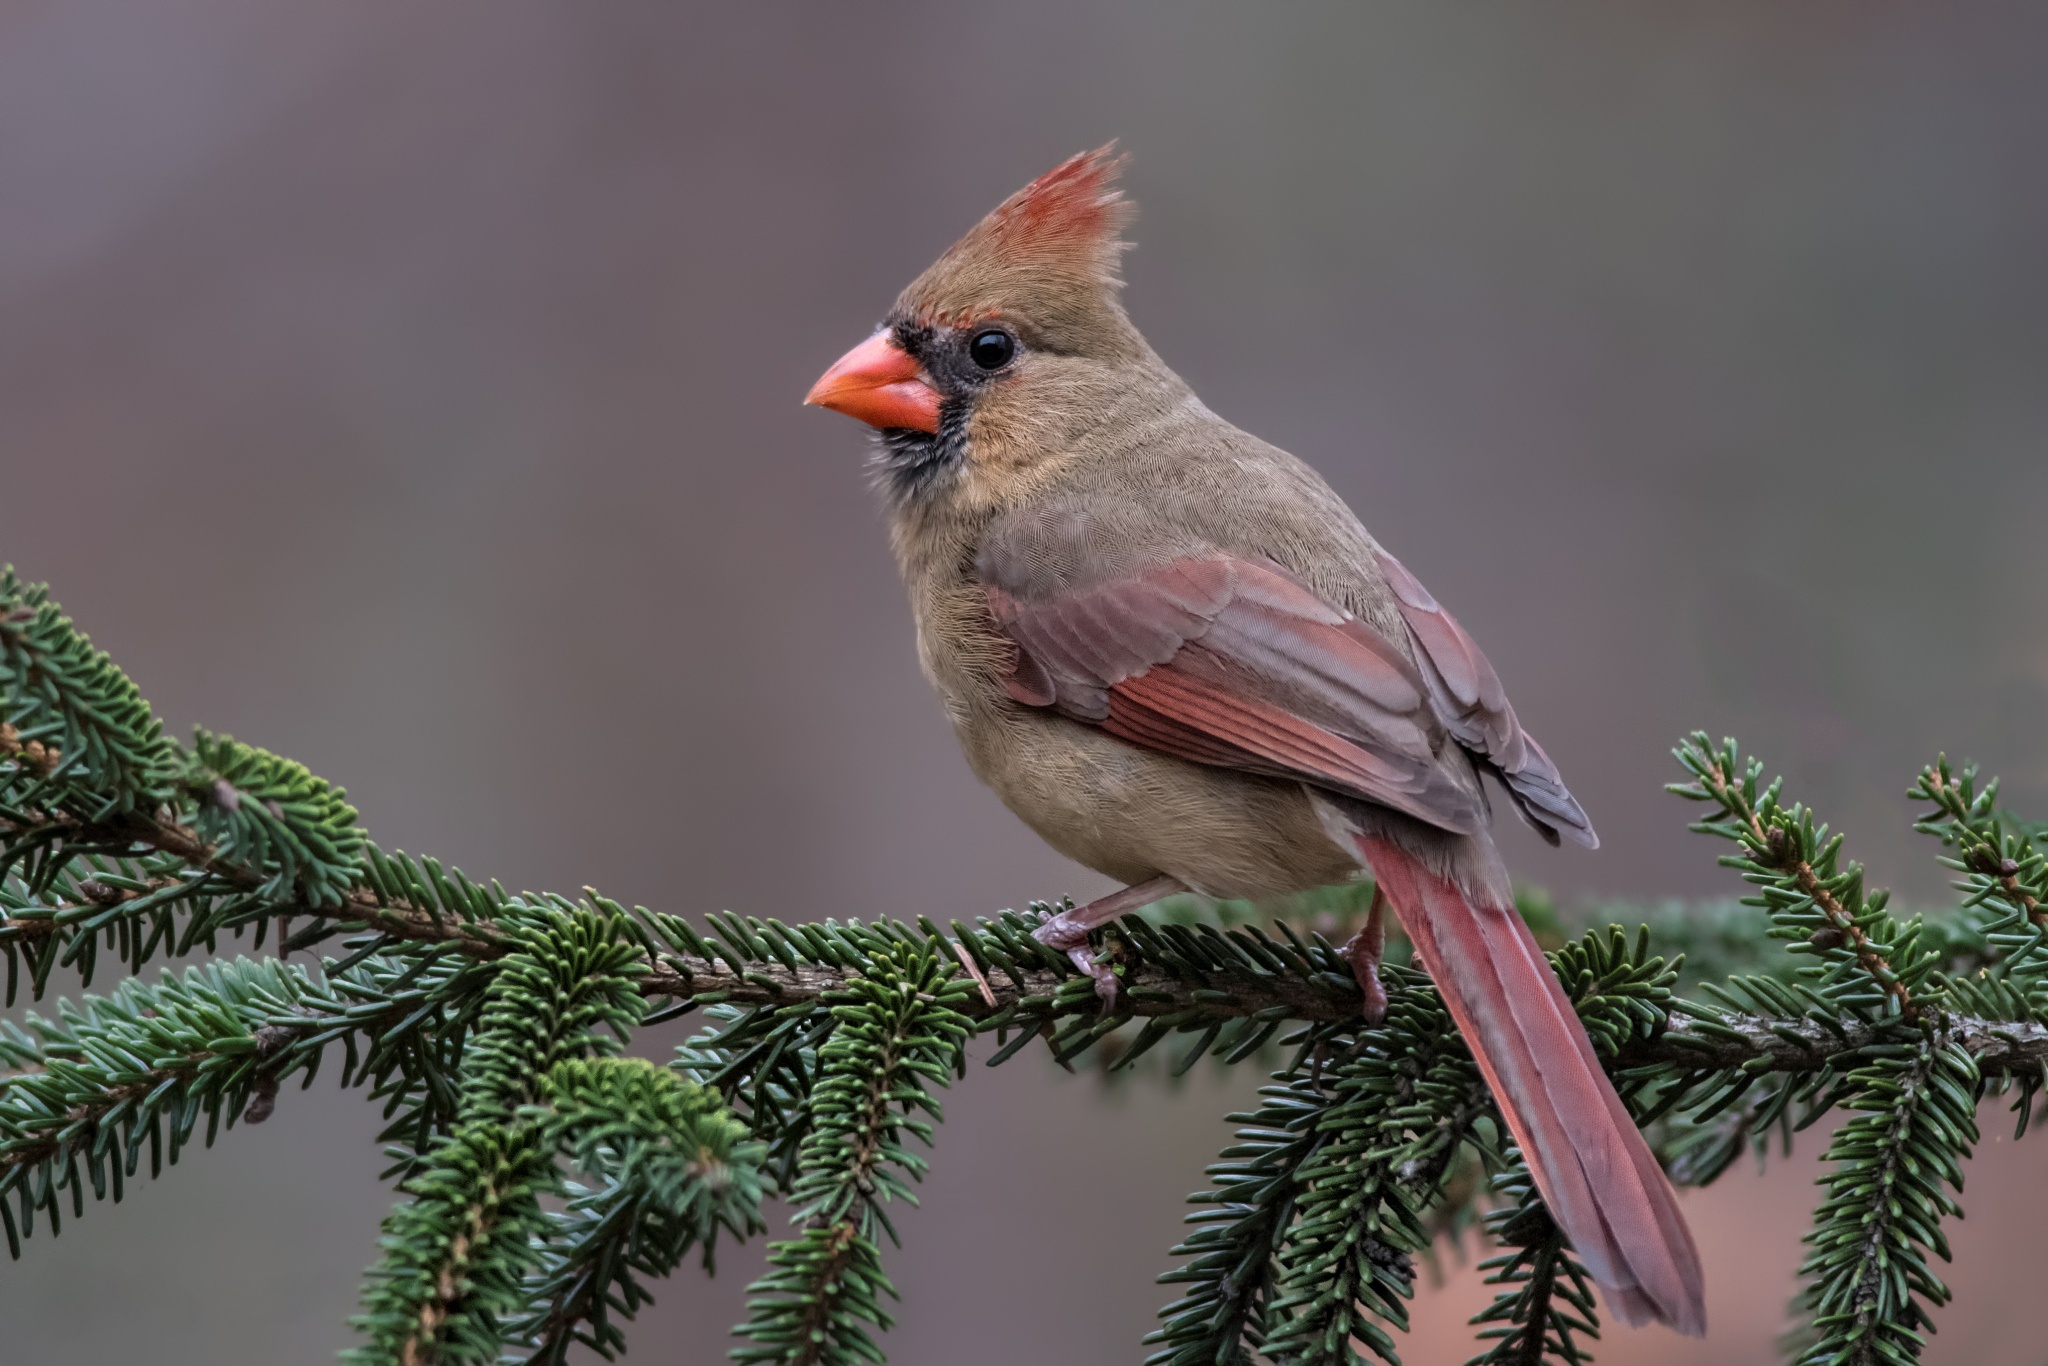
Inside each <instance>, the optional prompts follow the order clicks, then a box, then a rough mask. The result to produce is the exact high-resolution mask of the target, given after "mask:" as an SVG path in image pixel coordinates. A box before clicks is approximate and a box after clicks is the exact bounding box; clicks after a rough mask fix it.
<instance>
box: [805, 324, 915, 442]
mask: <svg viewBox="0 0 2048 1366" xmlns="http://www.w3.org/2000/svg"><path fill="white" fill-rule="evenodd" d="M804 402H805V403H808V404H812V405H815V406H816V407H819V408H830V409H831V410H832V411H833V412H835V413H845V414H846V415H847V416H848V417H857V418H859V419H860V420H861V421H862V422H865V423H867V424H868V425H869V426H871V427H907V428H909V429H910V430H911V431H914V432H936V431H938V429H939V394H938V391H937V390H936V389H934V388H932V386H931V385H929V384H927V383H926V382H925V380H924V376H923V373H922V372H921V371H920V370H919V369H918V365H917V360H916V358H915V357H913V356H912V355H911V354H910V353H909V352H907V351H905V350H904V349H903V348H902V347H900V346H898V345H897V344H896V341H895V339H894V338H893V337H891V336H890V335H889V333H888V332H887V331H881V332H877V333H875V335H874V336H872V337H869V338H868V339H867V340H866V341H864V342H862V343H861V344H860V345H859V346H856V347H854V348H853V350H851V351H849V352H847V353H846V354H845V355H843V356H841V357H840V358H839V359H838V360H837V361H835V362H833V365H832V368H831V369H830V370H827V371H826V372H825V373H824V374H822V375H820V376H819V377H818V382H817V383H816V384H813V385H812V386H811V392H809V393H808V394H805V395H804Z"/></svg>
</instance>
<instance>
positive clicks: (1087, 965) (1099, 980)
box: [1031, 907, 1116, 1011]
mask: <svg viewBox="0 0 2048 1366" xmlns="http://www.w3.org/2000/svg"><path fill="white" fill-rule="evenodd" d="M1084 909H1086V908H1085V907H1080V908H1077V910H1084ZM1074 915H1075V911H1061V912H1060V913H1059V914H1058V915H1055V916H1051V917H1049V918H1048V919H1046V920H1045V921H1043V922H1042V923H1040V925H1039V927H1038V928H1037V929H1035V930H1033V931H1032V932H1031V937H1032V938H1033V939H1036V940H1037V941H1038V942H1039V943H1041V944H1043V945H1045V946H1046V947H1047V948H1049V949H1057V950H1059V951H1060V952H1061V953H1064V954H1065V955H1066V956H1067V961H1068V962H1070V963H1072V964H1073V965H1074V966H1075V967H1077V968H1079V969H1080V970H1081V971H1082V972H1084V973H1086V974H1087V975H1088V976H1089V977H1092V978H1093V979H1094V980H1095V994H1096V995H1097V996H1100V997H1101V998H1102V1008H1103V1009H1104V1010H1105V1011H1106V1010H1108V1009H1109V1008H1110V1007H1111V1006H1114V1005H1115V1004H1116V970H1115V969H1114V968H1112V967H1110V966H1109V964H1107V963H1098V962H1096V961H1095V949H1094V948H1093V947H1092V946H1091V945H1090V944H1089V943H1088V936H1089V934H1090V933H1091V931H1090V929H1089V927H1088V926H1086V925H1082V924H1077V923H1076V922H1075V921H1074V919H1073V918H1072V917H1073V916H1074Z"/></svg>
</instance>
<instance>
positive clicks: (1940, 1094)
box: [1798, 1032, 1977, 1366]
mask: <svg viewBox="0 0 2048 1366" xmlns="http://www.w3.org/2000/svg"><path fill="white" fill-rule="evenodd" d="M1849 1080H1850V1082H1851V1084H1852V1086H1853V1088H1854V1090H1853V1094H1852V1095H1851V1096H1850V1098H1849V1099H1848V1100H1846V1101H1845V1102H1844V1104H1845V1108H1847V1109H1849V1110H1850V1111H1852V1112H1853V1113H1854V1118H1852V1119H1851V1120H1850V1121H1849V1122H1848V1123H1846V1124H1844V1125H1843V1126H1842V1127H1841V1128H1840V1129H1839V1130H1837V1131H1836V1133H1835V1140H1834V1142H1833V1144H1831V1145H1830V1146H1829V1148H1828V1154H1827V1156H1828V1160H1829V1161H1830V1162H1832V1163H1834V1164H1835V1165H1834V1168H1833V1170H1832V1171H1830V1172H1829V1173H1828V1175H1827V1176H1826V1177H1825V1178H1824V1179H1823V1185H1824V1186H1825V1187H1826V1190H1827V1197H1826V1199H1824V1200H1823V1201H1822V1203H1821V1206H1820V1209H1819V1210H1818V1211H1817V1212H1816V1214H1815V1218H1814V1229H1813V1232H1812V1233H1810V1234H1808V1235H1807V1238H1806V1241H1807V1243H1808V1244H1809V1246H1810V1247H1811V1249H1812V1250H1811V1251H1810V1252H1809V1253H1808V1254H1807V1257H1806V1260H1805V1262H1804V1263H1803V1264H1802V1265H1801V1267H1800V1273H1801V1274H1802V1275H1804V1276H1806V1277H1808V1278H1809V1284H1808V1286H1807V1289H1806V1292H1805V1294H1804V1296H1803V1297H1802V1301H1803V1304H1804V1307H1805V1308H1806V1309H1807V1310H1808V1311H1809V1312H1810V1313H1811V1314H1812V1316H1813V1329H1814V1338H1813V1341H1812V1342H1811V1344H1810V1345H1809V1346H1808V1347H1807V1348H1806V1350H1805V1351H1804V1352H1802V1353H1801V1355H1800V1356H1799V1358H1798V1360H1799V1362H1800V1366H1824V1363H1835V1362H1845V1363H1853V1364H1854V1366H1864V1363H1891V1362H1902V1361H1913V1360H1917V1359H1918V1357H1919V1355H1920V1348H1921V1347H1922V1346H1923V1345H1924V1344H1925V1338H1924V1337H1923V1336H1922V1332H1923V1330H1924V1331H1925V1332H1929V1333H1931V1332H1933V1331H1934V1325H1933V1322H1932V1320H1931V1319H1929V1317H1928V1313H1927V1309H1926V1308H1925V1307H1924V1306H1923V1305H1922V1304H1921V1302H1920V1301H1921V1300H1925V1301H1926V1302H1927V1304H1930V1305H1940V1304H1945V1303H1947V1301H1948V1298H1949V1292H1948V1287H1946V1286H1945V1285H1943V1284H1942V1283H1941V1281H1940V1280H1939V1279H1938V1278H1937V1277H1936V1276H1935V1275H1934V1273H1933V1271H1932V1270H1931V1269H1930V1268H1929V1266H1928V1264H1927V1253H1928V1252H1930V1251H1932V1252H1933V1253H1934V1254H1935V1255H1937V1256H1939V1257H1940V1258H1941V1259H1942V1260H1943V1261H1947V1260H1948V1256H1949V1250H1948V1241H1947V1239H1946V1238H1944V1237H1943V1236H1942V1233H1941V1228H1940V1220H1941V1219H1942V1218H1943V1217H1949V1218H1957V1217H1960V1216H1961V1214H1962V1209H1961V1207H1960V1206H1958V1205H1957V1204H1956V1203H1955V1201H1954V1200H1953V1199H1951V1198H1950V1197H1949V1195H1948V1193H1947V1191H1945V1190H1944V1189H1943V1186H1944V1185H1948V1186H1953V1187H1955V1188H1956V1189H1958V1190H1960V1189H1961V1188H1962V1184H1963V1178H1962V1169H1961V1165H1960V1164H1961V1162H1962V1159H1964V1158H1966V1157H1968V1156H1969V1153H1970V1147H1971V1145H1972V1144H1974V1143H1975V1142H1976V1140H1977V1128H1976V1122H1975V1120H1974V1118H1973V1116H1974V1113H1975V1111H1976V1101H1977V1074H1976V1069H1975V1067H1974V1066H1973V1065H1972V1063H1971V1061H1970V1057H1969V1055H1968V1054H1967V1053H1965V1052H1963V1051H1962V1050H1961V1049H1960V1048H1956V1047H1954V1046H1953V1045H1952V1044H1951V1043H1950V1042H1949V1041H1948V1040H1946V1039H1944V1038H1942V1037H1941V1036H1940V1034H1939V1033H1938V1032H1937V1033H1935V1034H1933V1035H1930V1036H1929V1037H1926V1038H1924V1039H1922V1040H1921V1041H1920V1043H1919V1046H1918V1047H1917V1048H1916V1049H1914V1050H1911V1051H1903V1053H1902V1055H1901V1054H1900V1053H1894V1054H1892V1055H1888V1056H1884V1057H1880V1058H1874V1059H1872V1060H1871V1061H1870V1062H1869V1064H1868V1065H1867V1066H1865V1067H1863V1068H1860V1069H1858V1070H1857V1071H1856V1072H1855V1073H1854V1074H1852V1076H1851V1077H1850V1079H1849ZM1916 1297H1917V1298H1916Z"/></svg>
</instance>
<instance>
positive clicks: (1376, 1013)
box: [1337, 882, 1387, 1025]
mask: <svg viewBox="0 0 2048 1366" xmlns="http://www.w3.org/2000/svg"><path fill="white" fill-rule="evenodd" d="M1386 904H1387V898H1386V894H1385V893H1384V892H1382V891H1380V888H1379V884H1378V883H1377V882H1375V883H1374V884H1373V888H1372V909H1370V910H1368V911H1367V912H1366V913H1365V928H1364V929H1362V930H1360V931H1359V932H1358V933H1357V934H1354V935H1352V936H1351V937H1350V938H1349V939H1347V940H1345V941H1344V947H1343V948H1341V949H1339V950H1337V952H1338V953H1340V954H1342V955H1343V956H1344V957H1345V958H1348V959H1349V960H1351V975H1352V976H1353V977H1356V978H1357V979H1358V990H1359V991H1360V993H1361V994H1363V995H1364V997H1365V1022H1366V1023H1367V1024H1371V1025H1376V1024H1378V1023H1379V1022H1380V1021H1381V1020H1384V1019H1386V1018H1387V989H1386V988H1385V987H1383V986H1381V985H1380V955H1381V954H1383V953H1385V952H1386V951H1387V921H1386V916H1385V914H1384V912H1385V910H1386Z"/></svg>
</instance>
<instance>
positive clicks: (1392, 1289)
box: [1264, 990, 1492, 1366]
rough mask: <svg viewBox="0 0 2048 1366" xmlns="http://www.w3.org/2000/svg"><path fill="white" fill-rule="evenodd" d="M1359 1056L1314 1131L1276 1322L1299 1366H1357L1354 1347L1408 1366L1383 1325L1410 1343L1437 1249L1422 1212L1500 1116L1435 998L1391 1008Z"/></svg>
mask: <svg viewBox="0 0 2048 1366" xmlns="http://www.w3.org/2000/svg"><path fill="white" fill-rule="evenodd" d="M1350 1051H1351V1056H1350V1057H1348V1058H1347V1059H1345V1060H1344V1061H1343V1062H1341V1063H1338V1064H1337V1065H1336V1066H1335V1067H1334V1068H1333V1069H1332V1071H1331V1074H1330V1080H1329V1083H1328V1085H1327V1087H1326V1088H1323V1089H1325V1090H1326V1092H1327V1095H1328V1097H1329V1103H1328V1104H1327V1106H1326V1107H1325V1109H1324V1111H1323V1113H1322V1114H1321V1115H1320V1116H1318V1118H1317V1119H1316V1121H1315V1127H1316V1129H1317V1130H1318V1131H1320V1132H1321V1133H1322V1134H1324V1135H1326V1136H1327V1138H1326V1143H1325V1146H1324V1147H1323V1149H1322V1151H1320V1152H1318V1153H1317V1154H1315V1155H1314V1156H1313V1157H1312V1158H1311V1159H1309V1160H1308V1161H1307V1162H1306V1163H1304V1164H1303V1165H1302V1167H1301V1168H1300V1169H1299V1170H1298V1172H1297V1180H1298V1182H1299V1183H1300V1185H1301V1187H1302V1189H1301V1191H1300V1193H1299V1194H1298V1196H1297V1197H1296V1201H1295V1206H1296V1223H1295V1226H1294V1228H1292V1229H1291V1230H1290V1231H1289V1232H1288V1235H1287V1238H1286V1241H1285V1243H1284V1245H1283V1247H1282V1249H1281V1253H1280V1258H1279V1278H1278V1283H1277V1285H1276V1287H1275V1292H1274V1298H1273V1302H1272V1304H1271V1305H1270V1307H1269V1308H1268V1309H1267V1311H1266V1314H1265V1318H1266V1320H1267V1321H1268V1323H1269V1324H1271V1325H1272V1326H1271V1328H1270V1330H1269V1331H1268V1333H1267V1334H1266V1341H1265V1344H1264V1349H1265V1352H1266V1355H1268V1356H1269V1357H1271V1358H1272V1359H1273V1360H1275V1361H1282V1362H1288V1363H1292V1364H1293V1366H1352V1363H1354V1362H1356V1361H1358V1360H1359V1357H1358V1355H1357V1353H1356V1352H1355V1351H1354V1349H1353V1344H1354V1343H1360V1344H1363V1345H1364V1346H1365V1347H1366V1348H1367V1350H1369V1351H1371V1352H1372V1353H1373V1354H1374V1355H1376V1356H1378V1357H1380V1358H1381V1359H1382V1360H1384V1361H1386V1362H1388V1363H1389V1364H1390V1366H1399V1360H1400V1358H1399V1357H1398V1356H1397V1355H1396V1353H1395V1351H1394V1343H1393V1339H1392V1338H1391V1337H1390V1336H1389V1335H1388V1333H1387V1331H1386V1329H1385V1328H1383V1327H1381V1326H1380V1325H1381V1323H1382V1322H1384V1323H1385V1324H1387V1325H1389V1326H1391V1327H1393V1328H1396V1329H1399V1330H1401V1331H1403V1332H1405V1331H1407V1328H1408V1310H1407V1306H1406V1304H1405V1301H1406V1299H1407V1298H1408V1296H1409V1294H1410V1293H1411V1287H1412V1284H1413V1282H1414V1279H1415V1269H1414V1262H1413V1254H1414V1253H1416V1252H1419V1251H1421V1250H1422V1249H1424V1248H1426V1247H1428V1246H1429V1244H1430V1242H1431V1239H1432V1236H1433V1230H1432V1229H1431V1228H1430V1227H1429V1226H1428V1224H1427V1223H1426V1222H1425V1221H1424V1210H1425V1208H1426V1207H1427V1206H1428V1205H1429V1204H1430V1202H1432V1201H1433V1200H1435V1199H1436V1198H1437V1197H1438V1193H1439V1187H1440V1185H1441V1183H1442V1182H1443V1179H1444V1176H1445V1174H1446V1173H1447V1172H1448V1171H1449V1169H1450V1167H1451V1164H1452V1161H1453V1159H1454V1158H1456V1157H1457V1155H1458V1153H1459V1152H1460V1151H1461V1150H1462V1149H1463V1147H1464V1146H1465V1144H1466V1143H1467V1142H1468V1141H1470V1140H1471V1139H1472V1138H1473V1126H1474V1125H1475V1124H1476V1123H1477V1122H1478V1121H1479V1120H1480V1119H1481V1118H1482V1117H1484V1116H1486V1115H1488V1114H1490V1113H1491V1111H1492V1103H1491V1100H1490V1099H1489V1097H1488V1095H1487V1092H1486V1084H1485V1082H1484V1080H1483V1079H1482V1078H1481V1077H1480V1076H1479V1072H1478V1069H1477V1068H1475V1067H1474V1066H1473V1064H1472V1059H1471V1057H1470V1055H1469V1054H1468V1053H1467V1052H1466V1051H1465V1049H1464V1047H1463V1046H1462V1045H1461V1044H1460V1043H1459V1042H1458V1036H1457V1031H1456V1027H1455V1025H1454V1024H1453V1023H1452V1021H1451V1019H1450V1017H1449V1015H1448V1013H1447V1012H1446V1011H1445V1010H1444V1008H1443V1004H1442V1001H1441V1000H1440V999H1439V998H1438V997H1437V996H1436V994H1435V992H1433V991H1420V990H1408V991H1403V992H1402V993H1401V995H1400V1000H1399V1003H1398V1004H1396V1003H1395V1002H1394V1001H1393V1000H1392V999H1390V1000H1389V1003H1388V1010H1387V1015H1386V1018H1385V1019H1384V1020H1383V1021H1382V1022H1381V1024H1380V1025H1379V1026H1378V1027H1376V1028H1372V1029H1366V1030H1361V1031H1360V1035H1359V1038H1358V1040H1357V1042H1356V1043H1354V1044H1353V1045H1352V1048H1351V1050H1350ZM1309 1084H1310V1085H1311V1086H1314V1085H1315V1078H1314V1076H1313V1074H1311V1076H1310V1078H1309Z"/></svg>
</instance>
